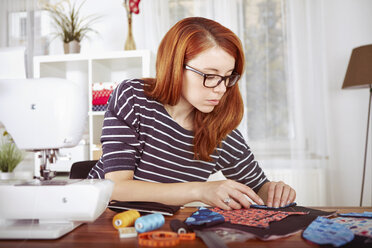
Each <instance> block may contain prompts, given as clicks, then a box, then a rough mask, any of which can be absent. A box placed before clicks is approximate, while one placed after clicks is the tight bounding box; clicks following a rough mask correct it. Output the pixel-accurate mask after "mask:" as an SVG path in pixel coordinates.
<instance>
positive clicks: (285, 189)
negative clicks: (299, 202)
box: [258, 181, 296, 208]
mask: <svg viewBox="0 0 372 248" xmlns="http://www.w3.org/2000/svg"><path fill="white" fill-rule="evenodd" d="M258 195H259V196H261V197H262V199H263V200H264V201H265V202H266V205H267V206H268V207H274V208H278V207H284V206H285V205H288V204H290V203H292V202H294V200H295V199H296V191H295V190H294V189H292V188H291V186H289V185H287V184H285V183H283V182H282V181H279V182H267V183H265V184H264V185H263V186H262V187H261V189H260V190H259V191H258Z"/></svg>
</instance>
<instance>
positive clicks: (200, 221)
mask: <svg viewBox="0 0 372 248" xmlns="http://www.w3.org/2000/svg"><path fill="white" fill-rule="evenodd" d="M223 222H225V218H224V217H223V216H222V215H221V214H219V213H216V212H213V211H211V210H209V209H208V208H204V207H201V208H199V210H198V211H196V212H194V213H193V214H192V215H191V216H190V217H188V218H187V219H186V220H185V223H186V224H187V225H204V224H205V225H207V226H211V225H215V224H219V223H223Z"/></svg>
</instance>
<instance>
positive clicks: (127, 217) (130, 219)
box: [112, 210, 141, 229]
mask: <svg viewBox="0 0 372 248" xmlns="http://www.w3.org/2000/svg"><path fill="white" fill-rule="evenodd" d="M140 216H141V215H140V213H139V212H138V211H136V210H128V211H125V212H122V213H120V214H117V215H115V216H114V218H113V219H112V225H113V226H114V227H115V228H116V229H119V228H122V227H127V226H133V225H134V222H135V221H136V219H137V218H139V217H140Z"/></svg>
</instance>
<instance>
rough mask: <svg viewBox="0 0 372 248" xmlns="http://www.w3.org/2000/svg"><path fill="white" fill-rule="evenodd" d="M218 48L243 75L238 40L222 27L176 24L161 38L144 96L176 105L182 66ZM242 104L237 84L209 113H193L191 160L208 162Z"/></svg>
mask: <svg viewBox="0 0 372 248" xmlns="http://www.w3.org/2000/svg"><path fill="white" fill-rule="evenodd" d="M212 47H219V48H222V49H223V50H225V51H226V52H227V53H229V54H230V55H231V56H232V57H234V58H235V68H234V71H235V72H237V73H239V74H240V75H242V73H243V70H244V53H243V48H242V44H241V42H240V40H239V38H238V37H237V36H236V35H235V34H234V33H233V32H232V31H231V30H230V29H228V28H226V27H224V26H222V25H221V24H219V23H217V22H215V21H213V20H209V19H206V18H202V17H189V18H185V19H183V20H181V21H179V22H178V23H176V24H175V25H174V26H173V27H172V28H171V29H170V30H169V31H168V32H167V34H166V35H165V36H164V38H163V40H162V41H161V43H160V45H159V49H158V54H157V58H156V78H155V79H145V82H146V87H145V92H146V94H147V95H148V96H149V97H152V98H154V99H156V100H157V101H159V102H161V103H163V104H169V105H172V106H173V105H175V104H177V102H178V101H179V99H180V97H181V90H182V79H183V73H184V65H185V64H187V62H188V61H189V60H191V59H193V58H195V57H196V56H197V55H198V54H200V53H201V52H203V51H205V50H207V49H209V48H212ZM243 111H244V106H243V100H242V97H241V94H240V91H239V86H238V84H235V85H234V86H232V87H230V88H227V90H226V92H225V94H224V96H223V97H222V99H221V101H220V103H219V104H218V105H217V106H216V107H215V108H214V109H213V111H212V112H210V113H202V112H200V111H198V110H197V109H195V117H194V124H193V131H194V141H193V144H194V148H193V150H194V157H195V159H201V160H205V161H211V157H210V155H211V154H212V153H213V151H214V150H215V148H216V147H217V146H219V145H220V144H221V141H222V140H223V139H224V138H225V137H226V136H227V135H228V134H229V133H230V132H231V131H232V130H234V129H235V128H237V127H238V125H239V123H240V122H241V120H242V118H243Z"/></svg>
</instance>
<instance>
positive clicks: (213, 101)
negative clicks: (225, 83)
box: [208, 100, 220, 105]
mask: <svg viewBox="0 0 372 248" xmlns="http://www.w3.org/2000/svg"><path fill="white" fill-rule="evenodd" d="M208 102H209V103H210V104H211V105H218V103H219V102H220V101H219V100H208Z"/></svg>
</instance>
